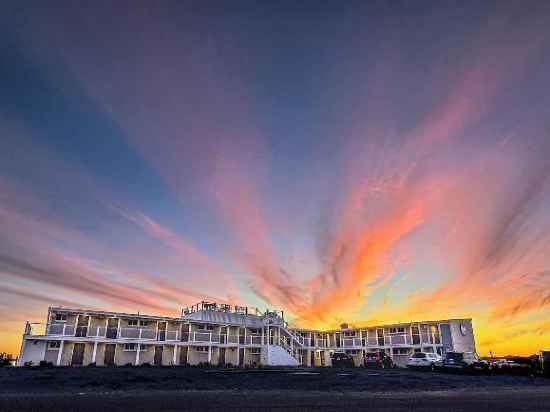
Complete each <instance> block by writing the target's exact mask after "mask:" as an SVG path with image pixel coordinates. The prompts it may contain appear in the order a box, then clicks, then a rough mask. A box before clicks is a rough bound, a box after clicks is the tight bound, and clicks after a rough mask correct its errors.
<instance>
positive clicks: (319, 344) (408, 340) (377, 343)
mask: <svg viewBox="0 0 550 412" xmlns="http://www.w3.org/2000/svg"><path fill="white" fill-rule="evenodd" d="M284 332H285V333H286V335H285V334H284V333H283V334H282V335H281V337H280V338H278V337H277V336H271V337H270V338H268V336H267V334H265V335H263V336H262V335H261V334H247V335H246V336H244V335H238V334H236V335H233V334H227V333H225V334H221V333H219V332H213V331H210V332H209V331H204V332H203V331H198V332H197V331H195V332H183V333H182V332H181V331H180V330H162V329H160V330H157V329H156V328H150V327H149V328H142V327H121V328H118V327H105V326H90V327H88V326H75V325H71V324H67V323H51V324H40V323H27V325H26V327H25V334H27V335H38V336H52V337H53V336H55V337H58V336H67V337H70V336H73V337H89V338H104V339H135V340H146V341H166V342H188V343H199V344H221V345H267V344H271V345H281V341H283V342H284V344H286V345H288V346H289V347H292V345H294V347H297V346H298V347H300V346H301V347H308V348H314V347H315V348H327V349H329V348H341V349H355V348H375V347H382V346H411V345H418V344H420V341H419V336H416V339H413V337H411V335H409V334H392V335H384V336H370V335H369V336H368V337H363V338H360V337H357V336H356V337H341V338H340V340H339V342H338V343H339V345H336V343H337V342H335V340H334V339H333V338H331V339H329V340H328V341H327V339H326V338H316V339H314V338H305V337H303V336H301V335H298V334H296V333H294V332H292V331H290V332H289V331H288V330H287V331H284ZM422 338H424V336H423V337H422ZM438 338H439V336H437V335H435V336H429V337H428V339H427V340H426V339H422V343H425V344H436V345H439V344H440V340H439V339H438ZM291 342H292V344H291ZM312 342H314V345H311V343H312ZM297 344H298V345H297Z"/></svg>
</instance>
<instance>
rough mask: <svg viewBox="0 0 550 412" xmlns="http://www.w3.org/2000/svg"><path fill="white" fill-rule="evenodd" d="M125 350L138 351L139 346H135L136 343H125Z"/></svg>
mask: <svg viewBox="0 0 550 412" xmlns="http://www.w3.org/2000/svg"><path fill="white" fill-rule="evenodd" d="M124 350H125V351H135V350H137V344H135V343H125V344H124Z"/></svg>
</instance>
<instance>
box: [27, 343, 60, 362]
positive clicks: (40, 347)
mask: <svg viewBox="0 0 550 412" xmlns="http://www.w3.org/2000/svg"><path fill="white" fill-rule="evenodd" d="M45 352H46V341H40V340H27V339H25V343H24V344H23V349H22V351H21V355H20V357H19V358H20V364H21V365H23V364H24V363H25V362H32V364H33V365H38V364H39V363H40V361H41V360H43V359H44V354H45ZM55 352H56V353H57V351H55Z"/></svg>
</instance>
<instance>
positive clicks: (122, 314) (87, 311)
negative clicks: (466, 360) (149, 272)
mask: <svg viewBox="0 0 550 412" xmlns="http://www.w3.org/2000/svg"><path fill="white" fill-rule="evenodd" d="M48 311H64V312H71V313H76V314H78V313H80V314H89V315H99V316H105V317H126V318H139V319H149V320H163V321H172V322H183V323H207V324H215V325H231V324H229V323H227V324H226V323H220V322H214V321H209V320H195V319H186V318H185V317H170V316H158V315H144V314H141V313H126V312H111V311H103V310H91V309H80V308H68V307H63V306H50V307H49V308H48ZM241 315H242V316H243V317H246V316H253V317H260V316H258V315H254V314H248V315H246V314H241ZM451 321H469V322H472V318H451V319H439V320H420V321H411V322H400V323H386V324H379V325H371V326H356V327H351V328H347V329H324V330H321V329H307V328H300V327H292V326H289V328H290V329H292V330H295V331H298V332H313V333H336V332H345V331H356V330H365V329H376V328H386V327H393V326H405V325H410V324H433V323H445V322H451ZM234 325H235V326H242V324H234Z"/></svg>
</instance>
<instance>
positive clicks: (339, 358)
mask: <svg viewBox="0 0 550 412" xmlns="http://www.w3.org/2000/svg"><path fill="white" fill-rule="evenodd" d="M331 358H332V367H334V368H353V367H354V366H355V362H354V361H353V358H352V357H351V356H350V355H348V354H347V353H343V352H335V353H333V354H332V356H331Z"/></svg>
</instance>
